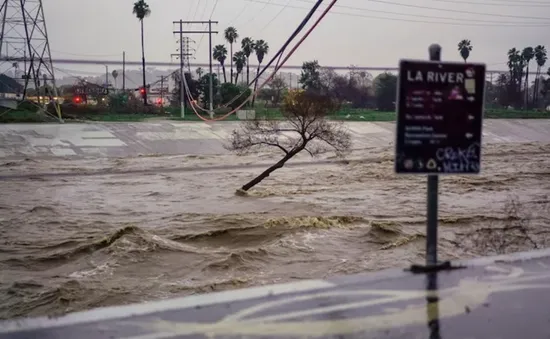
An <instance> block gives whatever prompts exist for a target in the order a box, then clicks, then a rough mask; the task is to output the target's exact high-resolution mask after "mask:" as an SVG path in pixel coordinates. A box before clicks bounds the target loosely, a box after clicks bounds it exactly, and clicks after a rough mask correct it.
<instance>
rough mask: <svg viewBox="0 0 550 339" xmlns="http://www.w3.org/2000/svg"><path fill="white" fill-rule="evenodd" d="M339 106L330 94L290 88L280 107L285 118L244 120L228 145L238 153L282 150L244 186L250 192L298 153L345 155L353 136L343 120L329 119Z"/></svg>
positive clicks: (243, 188)
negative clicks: (281, 155) (277, 159)
mask: <svg viewBox="0 0 550 339" xmlns="http://www.w3.org/2000/svg"><path fill="white" fill-rule="evenodd" d="M336 109H337V104H336V103H335V101H334V100H332V99H331V98H330V97H328V96H323V95H320V94H317V93H313V92H308V91H303V90H299V91H291V92H289V93H288V95H287V96H286V97H285V100H284V102H283V105H282V107H281V111H282V114H283V116H284V118H285V119H284V120H282V121H277V120H268V119H265V118H263V119H255V120H250V121H245V122H243V123H242V125H241V126H240V127H239V128H238V129H237V130H235V131H233V133H232V135H231V137H230V139H229V141H230V143H229V144H228V145H226V148H227V149H228V150H230V151H233V152H235V153H237V154H238V155H245V154H249V153H253V152H257V151H260V150H261V149H264V148H276V149H279V150H280V151H281V152H282V153H283V157H282V159H281V160H279V161H278V162H277V163H275V164H274V165H272V166H271V167H269V168H268V169H266V170H265V171H264V172H262V173H261V174H260V175H258V176H257V177H256V178H254V179H253V180H251V181H250V182H248V183H247V184H245V185H244V186H242V188H241V189H242V190H243V191H248V190H249V189H251V188H252V187H254V186H255V185H257V184H259V183H260V182H261V181H262V180H264V179H265V178H267V177H269V175H270V174H271V173H272V172H274V171H275V170H277V169H279V168H282V167H283V166H284V165H285V163H286V162H287V161H289V160H290V159H292V158H293V157H294V156H295V155H296V154H298V153H300V152H302V151H306V152H307V153H309V154H310V155H311V156H312V157H315V156H316V155H319V154H321V153H324V152H327V151H331V150H333V151H334V152H335V153H336V154H337V155H338V156H345V155H346V154H347V153H348V152H349V151H350V148H351V136H350V133H349V132H348V131H347V130H346V129H345V127H344V125H343V123H342V122H335V121H327V119H326V117H327V115H329V114H330V113H333V112H334V111H336Z"/></svg>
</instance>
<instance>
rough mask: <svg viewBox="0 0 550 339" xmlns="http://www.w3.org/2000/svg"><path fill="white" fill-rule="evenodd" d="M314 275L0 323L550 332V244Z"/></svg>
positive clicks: (265, 332) (137, 334) (411, 334)
mask: <svg viewBox="0 0 550 339" xmlns="http://www.w3.org/2000/svg"><path fill="white" fill-rule="evenodd" d="M453 266H454V267H455V268H457V269H453V270H446V271H441V272H439V273H429V274H413V273H411V272H408V271H407V270H388V271H382V272H379V273H372V274H363V275H356V276H348V277H338V278H331V279H326V280H310V281H303V282H297V283H294V284H285V285H274V286H265V287H259V288H251V289H244V290H236V291H232V292H222V293H212V294H208V295H205V296H191V297H187V298H182V299H173V300H167V301H162V302H155V303H148V304H140V305H129V306H124V307H118V308H106V309H96V310H93V311H90V312H83V313H75V314H72V315H69V316H66V317H62V318H59V319H45V318H42V319H30V320H21V321H18V322H14V321H12V322H3V323H0V338H11V339H23V338H48V339H54V338H59V339H61V338H63V339H65V338H79V339H88V338H90V339H92V338H94V339H97V338H126V339H130V338H133V339H138V338H139V339H145V338H222V337H223V338H296V337H300V338H304V337H308V338H313V337H320V338H388V339H390V338H391V339H396V338H403V339H404V338H442V339H450V338H468V339H496V338H499V339H517V338H533V339H535V338H548V337H550V326H549V323H550V312H548V307H549V306H548V305H549V304H550V293H548V289H549V288H550V273H549V268H550V250H544V251H539V252H530V253H519V254H515V255H510V256H500V257H494V258H483V259H478V260H473V261H470V262H462V263H455V264H453Z"/></svg>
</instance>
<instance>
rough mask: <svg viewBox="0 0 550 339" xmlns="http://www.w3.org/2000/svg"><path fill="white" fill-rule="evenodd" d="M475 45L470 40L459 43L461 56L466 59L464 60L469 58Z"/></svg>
mask: <svg viewBox="0 0 550 339" xmlns="http://www.w3.org/2000/svg"><path fill="white" fill-rule="evenodd" d="M472 49H473V46H472V42H471V41H470V40H466V39H464V40H462V41H461V42H459V43H458V50H459V52H460V56H461V57H462V59H464V62H466V61H467V60H468V57H469V56H470V52H471V51H472Z"/></svg>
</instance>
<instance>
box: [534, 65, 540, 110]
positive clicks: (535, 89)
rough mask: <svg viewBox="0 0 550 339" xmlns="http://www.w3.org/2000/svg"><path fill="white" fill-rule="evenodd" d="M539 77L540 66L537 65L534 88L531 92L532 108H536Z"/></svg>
mask: <svg viewBox="0 0 550 339" xmlns="http://www.w3.org/2000/svg"><path fill="white" fill-rule="evenodd" d="M539 77H540V66H538V65H537V73H536V74H535V88H534V90H533V107H535V108H536V107H538V105H537V104H538V101H539V100H538V97H539Z"/></svg>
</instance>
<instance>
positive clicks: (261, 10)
mask: <svg viewBox="0 0 550 339" xmlns="http://www.w3.org/2000/svg"><path fill="white" fill-rule="evenodd" d="M245 1H246V0H245ZM271 1H272V0H267V2H261V1H255V2H258V3H261V4H264V5H263V7H262V8H260V9H259V10H258V11H257V12H256V14H254V15H252V18H250V19H249V20H248V21H247V22H245V23H244V24H243V26H247V25H249V24H251V23H253V22H254V20H256V18H257V17H258V14H259V13H261V12H263V11H264V9H265V8H266V7H267V5H270V4H271Z"/></svg>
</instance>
